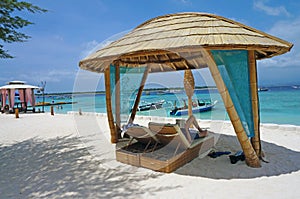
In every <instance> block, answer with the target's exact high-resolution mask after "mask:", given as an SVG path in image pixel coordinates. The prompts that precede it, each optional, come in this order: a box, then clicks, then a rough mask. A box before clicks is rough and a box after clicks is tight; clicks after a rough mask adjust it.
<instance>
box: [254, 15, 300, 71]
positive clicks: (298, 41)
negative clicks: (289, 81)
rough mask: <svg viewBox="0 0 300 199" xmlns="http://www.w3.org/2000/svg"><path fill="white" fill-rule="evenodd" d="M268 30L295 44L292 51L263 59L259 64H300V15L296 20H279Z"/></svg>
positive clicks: (279, 65) (266, 65) (277, 65)
mask: <svg viewBox="0 0 300 199" xmlns="http://www.w3.org/2000/svg"><path fill="white" fill-rule="evenodd" d="M267 32H268V33H269V34H271V35H274V36H277V37H279V38H281V39H285V40H286V41H288V42H291V43H293V44H294V46H293V48H292V50H291V51H290V52H288V53H286V54H284V55H280V56H276V57H273V58H272V59H265V60H262V61H260V62H259V64H261V65H262V66H265V67H287V66H300V47H299V46H300V37H299V35H300V17H298V18H296V19H295V20H294V21H290V20H289V21H279V22H277V23H276V24H274V26H273V27H272V28H271V29H270V30H269V31H267Z"/></svg>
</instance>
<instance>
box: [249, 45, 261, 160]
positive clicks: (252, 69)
mask: <svg viewBox="0 0 300 199" xmlns="http://www.w3.org/2000/svg"><path fill="white" fill-rule="evenodd" d="M248 59H249V60H248V63H249V73H250V74H249V75H250V88H251V97H252V110H253V122H254V137H252V138H251V143H252V146H253V148H254V150H255V152H256V154H257V155H258V157H259V158H261V156H262V154H261V142H260V128H259V123H260V121H259V99H258V86H257V69H256V68H257V66H256V60H255V53H254V51H253V50H251V51H248Z"/></svg>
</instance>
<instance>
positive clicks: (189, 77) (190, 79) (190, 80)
mask: <svg viewBox="0 0 300 199" xmlns="http://www.w3.org/2000/svg"><path fill="white" fill-rule="evenodd" d="M183 84H184V90H185V93H186V95H187V97H188V109H189V110H188V113H189V116H191V115H193V111H192V108H193V102H192V97H193V94H194V89H195V81H194V76H193V73H192V71H191V70H185V71H184V80H183Z"/></svg>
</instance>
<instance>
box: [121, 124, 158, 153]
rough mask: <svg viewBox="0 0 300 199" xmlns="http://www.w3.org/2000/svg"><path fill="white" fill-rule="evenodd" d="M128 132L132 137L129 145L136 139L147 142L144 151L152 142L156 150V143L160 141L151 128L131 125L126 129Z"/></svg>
mask: <svg viewBox="0 0 300 199" xmlns="http://www.w3.org/2000/svg"><path fill="white" fill-rule="evenodd" d="M126 134H127V135H129V136H130V138H131V139H130V140H129V143H128V144H127V146H129V145H130V144H131V143H132V141H133V140H134V139H135V140H137V141H138V142H140V143H143V144H146V147H145V150H144V151H146V150H147V149H148V147H149V146H150V145H151V144H152V145H153V144H154V147H153V150H154V149H155V147H156V145H157V144H158V143H159V141H158V139H157V138H156V136H155V134H154V133H153V132H152V131H151V130H150V129H148V128H146V127H144V126H131V127H129V128H128V129H127V130H126Z"/></svg>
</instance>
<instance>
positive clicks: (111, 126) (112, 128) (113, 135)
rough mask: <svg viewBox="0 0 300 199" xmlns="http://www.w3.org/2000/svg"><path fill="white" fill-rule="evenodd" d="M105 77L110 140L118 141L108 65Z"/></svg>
mask: <svg viewBox="0 0 300 199" xmlns="http://www.w3.org/2000/svg"><path fill="white" fill-rule="evenodd" d="M104 79H105V98H106V112H107V120H108V125H109V129H110V136H111V138H110V140H111V143H117V142H118V139H117V136H116V129H115V125H114V116H113V113H112V104H111V92H110V89H111V85H110V67H107V68H106V69H105V73H104Z"/></svg>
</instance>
